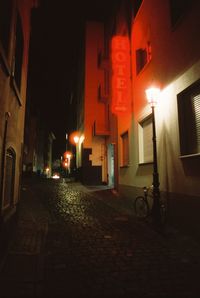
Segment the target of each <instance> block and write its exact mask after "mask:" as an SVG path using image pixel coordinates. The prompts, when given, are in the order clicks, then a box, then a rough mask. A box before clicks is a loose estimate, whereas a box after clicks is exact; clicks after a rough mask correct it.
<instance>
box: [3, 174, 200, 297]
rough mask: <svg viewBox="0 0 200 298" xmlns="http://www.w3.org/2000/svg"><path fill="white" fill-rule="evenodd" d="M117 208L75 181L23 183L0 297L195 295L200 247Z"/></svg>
mask: <svg viewBox="0 0 200 298" xmlns="http://www.w3.org/2000/svg"><path fill="white" fill-rule="evenodd" d="M122 205H123V204H122V199H121V198H119V197H118V196H116V195H114V194H112V193H111V191H108V190H101V191H99V192H98V190H97V189H91V188H90V189H89V188H86V187H83V186H82V185H80V184H79V183H63V182H58V181H52V180H50V179H49V180H41V181H40V180H38V181H32V183H30V181H29V182H26V183H24V185H23V189H22V199H21V205H20V210H19V221H18V226H17V231H16V234H15V238H14V240H13V242H12V245H11V247H10V251H9V254H8V256H7V259H6V262H5V264H4V266H3V268H2V270H1V275H0V279H1V284H0V297H136V298H139V297H172V298H176V297H180V298H183V297H188V298H193V297H200V284H199V281H198V280H199V275H200V245H199V244H198V243H196V242H195V241H194V240H193V239H192V238H189V237H188V236H187V237H186V236H184V235H182V234H180V233H179V232H177V231H173V229H171V230H170V229H169V232H167V233H165V234H164V235H162V234H159V233H157V232H156V231H154V230H153V229H152V227H150V226H148V225H147V223H143V222H139V221H137V220H136V219H135V217H134V214H133V212H132V210H130V208H129V207H130V206H127V212H126V206H125V205H124V206H123V208H120V206H122Z"/></svg>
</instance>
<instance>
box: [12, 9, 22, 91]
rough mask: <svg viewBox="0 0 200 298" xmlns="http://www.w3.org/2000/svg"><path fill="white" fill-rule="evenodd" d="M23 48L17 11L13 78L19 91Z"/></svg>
mask: <svg viewBox="0 0 200 298" xmlns="http://www.w3.org/2000/svg"><path fill="white" fill-rule="evenodd" d="M23 49H24V38H23V31H22V24H21V18H20V15H19V13H18V14H17V24H16V45H15V66H14V67H15V68H14V78H15V82H16V84H17V87H18V90H19V91H20V86H21V72H22V62H23Z"/></svg>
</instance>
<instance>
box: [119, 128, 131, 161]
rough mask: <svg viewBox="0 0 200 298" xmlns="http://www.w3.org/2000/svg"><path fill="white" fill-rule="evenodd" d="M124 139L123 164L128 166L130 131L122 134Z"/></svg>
mask: <svg viewBox="0 0 200 298" xmlns="http://www.w3.org/2000/svg"><path fill="white" fill-rule="evenodd" d="M121 139H122V161H121V165H122V166H128V164H129V137H128V131H126V132H125V133H123V134H122V135H121Z"/></svg>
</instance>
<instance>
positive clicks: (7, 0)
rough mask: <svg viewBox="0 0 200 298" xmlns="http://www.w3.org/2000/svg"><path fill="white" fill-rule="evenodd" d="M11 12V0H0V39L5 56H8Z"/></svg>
mask: <svg viewBox="0 0 200 298" xmlns="http://www.w3.org/2000/svg"><path fill="white" fill-rule="evenodd" d="M11 14H12V1H11V0H1V1H0V40H1V44H2V47H3V49H4V51H5V55H6V56H8V50H9V39H10V25H11Z"/></svg>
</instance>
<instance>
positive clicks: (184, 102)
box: [177, 81, 200, 155]
mask: <svg viewBox="0 0 200 298" xmlns="http://www.w3.org/2000/svg"><path fill="white" fill-rule="evenodd" d="M177 98H178V112H179V131H180V151H181V155H191V154H198V153H200V81H198V82H197V83H195V84H193V85H192V86H190V87H189V88H187V89H186V90H184V91H183V92H181V93H180V94H179V95H178V97H177Z"/></svg>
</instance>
